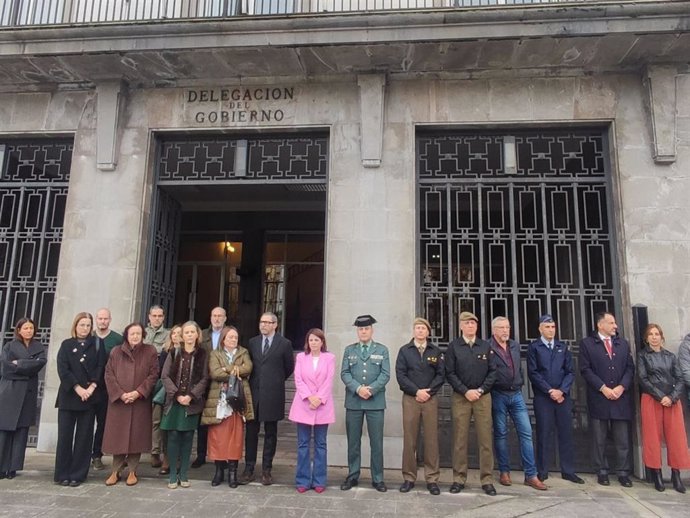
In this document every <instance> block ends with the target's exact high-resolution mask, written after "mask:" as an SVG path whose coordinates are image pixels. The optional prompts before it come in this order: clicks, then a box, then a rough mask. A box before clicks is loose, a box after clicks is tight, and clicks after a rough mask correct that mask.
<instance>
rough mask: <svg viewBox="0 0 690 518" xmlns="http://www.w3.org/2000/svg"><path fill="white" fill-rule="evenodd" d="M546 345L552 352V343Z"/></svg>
mask: <svg viewBox="0 0 690 518" xmlns="http://www.w3.org/2000/svg"><path fill="white" fill-rule="evenodd" d="M546 345H547V346H548V348H549V351H553V342H549V343H548V344H546Z"/></svg>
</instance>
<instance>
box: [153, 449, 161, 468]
mask: <svg viewBox="0 0 690 518" xmlns="http://www.w3.org/2000/svg"><path fill="white" fill-rule="evenodd" d="M162 465H163V461H162V460H161V456H160V455H158V454H157V453H152V454H151V467H152V468H160V467H161V466H162Z"/></svg>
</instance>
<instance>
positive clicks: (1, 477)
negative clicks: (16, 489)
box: [0, 471, 7, 480]
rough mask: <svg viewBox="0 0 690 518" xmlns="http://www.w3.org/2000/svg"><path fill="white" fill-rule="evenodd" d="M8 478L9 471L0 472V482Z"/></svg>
mask: <svg viewBox="0 0 690 518" xmlns="http://www.w3.org/2000/svg"><path fill="white" fill-rule="evenodd" d="M3 478H7V471H0V480H2V479H3Z"/></svg>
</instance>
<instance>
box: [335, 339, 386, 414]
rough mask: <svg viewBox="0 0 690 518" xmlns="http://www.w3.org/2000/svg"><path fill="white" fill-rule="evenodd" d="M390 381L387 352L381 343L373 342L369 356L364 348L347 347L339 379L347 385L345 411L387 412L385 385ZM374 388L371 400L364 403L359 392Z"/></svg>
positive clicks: (365, 400) (360, 346) (364, 400)
mask: <svg viewBox="0 0 690 518" xmlns="http://www.w3.org/2000/svg"><path fill="white" fill-rule="evenodd" d="M390 377H391V366H390V359H389V356H388V348H387V347H386V346H385V345H383V344H380V343H378V342H374V341H372V342H370V343H369V346H368V351H367V353H366V355H365V354H364V353H363V351H362V344H359V343H356V344H351V345H348V346H347V347H346V348H345V352H344V354H343V364H342V367H341V369H340V379H342V380H343V383H345V408H347V409H348V410H383V409H384V408H386V384H387V383H388V380H390ZM362 385H368V386H369V387H371V391H372V396H371V397H370V398H369V399H362V398H361V397H359V395H357V389H358V388H359V387H360V386H362Z"/></svg>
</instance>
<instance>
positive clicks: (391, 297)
mask: <svg viewBox="0 0 690 518" xmlns="http://www.w3.org/2000/svg"><path fill="white" fill-rule="evenodd" d="M387 105H388V103H387ZM361 113H362V116H363V117H366V115H367V114H366V112H361ZM372 116H377V117H378V116H379V114H378V113H376V114H372ZM341 120H342V119H341ZM386 120H388V112H387V113H386ZM371 123H372V122H371V121H367V122H365V121H362V122H361V124H359V123H357V122H349V121H344V122H339V123H338V124H336V125H334V126H333V127H332V131H331V153H332V156H331V157H330V164H331V166H330V171H329V184H328V218H327V222H326V226H327V230H326V240H327V242H326V256H327V262H326V283H325V285H326V287H325V292H326V294H325V315H324V324H325V329H326V330H327V331H328V339H329V342H328V346H329V350H331V351H332V352H334V353H335V354H336V356H337V358H338V373H337V374H336V381H335V383H334V392H335V397H336V409H337V412H338V413H337V421H336V423H335V424H334V425H333V426H332V427H331V429H330V430H329V464H333V465H347V440H346V437H345V410H344V407H343V401H344V386H343V383H342V382H341V381H340V376H339V370H340V363H341V361H342V355H343V350H344V348H345V347H346V346H347V345H348V344H350V343H353V342H355V341H356V339H357V335H356V330H355V328H354V327H353V326H352V323H353V321H354V319H355V317H356V316H357V315H361V314H367V313H368V314H371V315H373V316H374V317H375V318H376V319H377V320H378V322H379V323H378V324H376V325H375V326H374V340H376V341H378V342H381V343H383V344H385V345H386V346H388V349H389V351H390V362H391V380H390V382H389V383H388V385H387V389H386V400H387V409H386V420H385V430H384V434H385V442H384V463H385V467H386V468H399V467H400V465H401V453H402V418H401V413H402V409H401V399H402V395H401V392H400V390H399V388H398V384H397V382H396V381H395V372H394V366H395V358H396V356H397V352H398V349H399V348H400V346H401V345H402V344H403V343H406V342H407V341H409V339H410V337H411V336H412V335H411V329H412V320H413V317H414V309H415V302H416V289H415V287H416V280H415V279H416V277H415V272H416V269H415V264H416V262H415V255H416V254H415V208H414V207H415V206H414V193H415V172H414V171H415V161H414V148H415V146H414V125H411V124H409V123H407V122H401V123H391V124H387V125H386V127H385V129H384V131H383V148H382V154H381V158H382V159H381V162H380V166H379V167H377V168H369V167H366V166H365V164H363V161H362V155H361V147H360V145H361V139H362V138H363V134H364V132H363V130H362V126H364V125H365V124H371ZM368 441H369V439H368V437H367V436H366V434H364V437H363V438H362V466H368V465H369V447H368ZM363 476H364V477H365V478H368V477H369V474H368V473H366V472H365V473H363Z"/></svg>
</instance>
